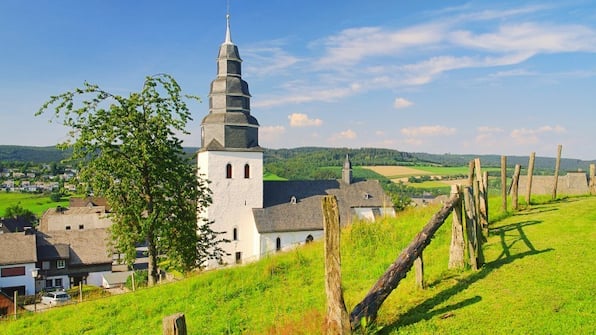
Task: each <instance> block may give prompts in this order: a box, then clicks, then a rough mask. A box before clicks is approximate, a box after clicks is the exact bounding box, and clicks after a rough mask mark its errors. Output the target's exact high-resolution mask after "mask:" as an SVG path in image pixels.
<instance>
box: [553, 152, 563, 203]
mask: <svg viewBox="0 0 596 335" xmlns="http://www.w3.org/2000/svg"><path fill="white" fill-rule="evenodd" d="M562 150H563V146H562V145H561V144H559V145H558V146H557V160H556V162H555V180H554V183H553V200H555V199H557V187H558V186H559V168H560V167H561V151H562Z"/></svg>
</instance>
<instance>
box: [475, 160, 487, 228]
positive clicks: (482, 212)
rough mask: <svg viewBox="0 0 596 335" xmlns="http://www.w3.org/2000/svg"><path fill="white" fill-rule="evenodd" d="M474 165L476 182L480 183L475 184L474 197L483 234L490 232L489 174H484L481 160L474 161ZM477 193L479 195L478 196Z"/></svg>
mask: <svg viewBox="0 0 596 335" xmlns="http://www.w3.org/2000/svg"><path fill="white" fill-rule="evenodd" d="M474 165H475V167H476V169H475V170H476V180H477V181H478V183H477V184H474V187H475V188H474V192H475V193H474V195H475V196H476V198H475V200H476V208H477V211H478V224H479V225H480V226H481V227H482V230H481V231H482V232H484V231H486V232H488V208H487V207H488V206H487V192H488V191H487V190H488V174H487V173H486V172H482V167H481V166H480V158H476V159H474ZM476 192H478V193H477V194H476Z"/></svg>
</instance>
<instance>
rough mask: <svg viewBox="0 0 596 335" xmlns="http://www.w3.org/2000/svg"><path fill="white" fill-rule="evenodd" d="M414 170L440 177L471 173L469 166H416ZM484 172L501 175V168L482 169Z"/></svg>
mask: <svg viewBox="0 0 596 335" xmlns="http://www.w3.org/2000/svg"><path fill="white" fill-rule="evenodd" d="M412 168H414V169H417V170H422V171H426V172H428V173H429V174H433V175H439V176H457V175H465V176H467V175H468V173H469V168H468V166H423V165H415V166H412ZM482 170H483V171H488V173H491V174H494V173H500V172H501V169H500V168H490V167H489V168H482Z"/></svg>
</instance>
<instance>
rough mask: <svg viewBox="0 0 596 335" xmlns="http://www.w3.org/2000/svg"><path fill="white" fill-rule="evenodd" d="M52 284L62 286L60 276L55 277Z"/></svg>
mask: <svg viewBox="0 0 596 335" xmlns="http://www.w3.org/2000/svg"><path fill="white" fill-rule="evenodd" d="M54 286H56V287H63V286H62V278H56V279H54Z"/></svg>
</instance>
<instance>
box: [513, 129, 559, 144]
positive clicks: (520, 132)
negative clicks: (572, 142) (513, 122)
mask: <svg viewBox="0 0 596 335" xmlns="http://www.w3.org/2000/svg"><path fill="white" fill-rule="evenodd" d="M566 131H567V130H566V129H565V127H562V126H559V125H556V126H542V127H539V128H535V129H531V128H519V129H514V130H512V131H511V133H510V136H511V138H512V139H513V140H514V141H515V142H516V143H518V144H536V143H538V142H539V141H540V137H541V136H542V135H547V134H562V133H565V132H566Z"/></svg>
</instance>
